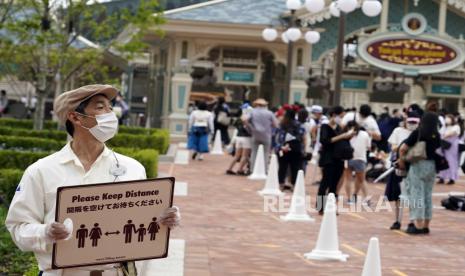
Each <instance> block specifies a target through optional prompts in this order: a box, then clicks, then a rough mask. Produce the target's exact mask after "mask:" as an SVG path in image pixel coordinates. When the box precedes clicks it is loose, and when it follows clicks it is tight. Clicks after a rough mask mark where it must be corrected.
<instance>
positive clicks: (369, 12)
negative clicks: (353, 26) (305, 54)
mask: <svg viewBox="0 0 465 276" xmlns="http://www.w3.org/2000/svg"><path fill="white" fill-rule="evenodd" d="M302 6H303V4H302V1H301V0H287V1H286V7H287V9H288V10H290V17H289V19H288V21H287V22H286V24H287V25H285V26H284V27H285V28H286V30H285V31H283V32H282V33H281V40H282V41H283V42H284V43H286V44H288V51H287V53H288V57H287V71H286V72H287V77H286V81H287V86H286V99H287V98H288V97H289V94H290V87H291V77H292V56H293V50H294V45H293V44H294V42H296V41H298V40H299V39H300V38H301V37H302V32H301V30H300V28H301V27H303V26H296V25H297V20H296V16H295V12H296V11H297V10H299V9H300V8H302ZM304 6H305V8H306V9H307V10H308V11H309V12H310V13H319V12H321V11H322V10H323V9H324V8H325V0H305V3H304ZM357 8H359V0H335V1H333V2H331V4H330V5H329V7H328V9H329V12H330V13H331V15H332V16H334V17H339V34H338V46H337V52H336V72H335V82H334V83H335V89H334V97H333V104H334V105H339V104H340V100H341V82H342V69H343V59H344V56H343V53H344V42H345V41H344V37H345V15H346V14H347V13H350V12H353V11H355V10H356V9H357ZM361 8H362V12H363V13H364V14H365V15H366V16H369V17H375V16H378V15H379V14H380V13H381V10H382V8H383V7H382V4H381V3H380V2H379V0H362V5H361ZM262 36H263V39H264V40H266V41H269V42H271V41H274V40H276V38H277V37H278V31H277V30H276V29H274V28H273V27H268V28H265V29H264V30H263V32H262ZM304 38H305V40H306V41H307V42H308V43H310V44H315V43H318V41H319V40H320V34H319V33H318V32H316V31H312V30H310V31H307V32H306V33H305V35H304Z"/></svg>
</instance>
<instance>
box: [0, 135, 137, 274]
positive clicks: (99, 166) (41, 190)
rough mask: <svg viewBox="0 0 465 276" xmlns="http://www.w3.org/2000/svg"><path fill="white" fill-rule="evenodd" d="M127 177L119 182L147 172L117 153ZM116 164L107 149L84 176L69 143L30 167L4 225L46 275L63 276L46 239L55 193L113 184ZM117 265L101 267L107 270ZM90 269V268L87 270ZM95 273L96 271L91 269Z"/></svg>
mask: <svg viewBox="0 0 465 276" xmlns="http://www.w3.org/2000/svg"><path fill="white" fill-rule="evenodd" d="M115 155H116V158H117V159H118V161H119V164H121V165H123V166H124V167H126V174H124V175H122V176H119V177H118V179H117V181H128V180H138V179H145V178H146V174H145V168H144V167H143V166H142V165H141V164H140V163H139V162H138V161H136V160H134V159H132V158H129V157H127V156H124V155H121V154H117V153H115ZM115 164H116V159H115V156H113V152H112V151H111V150H110V149H108V148H107V147H105V148H104V150H103V152H102V153H101V154H100V156H99V157H98V158H97V160H95V162H94V163H93V164H92V167H91V168H90V170H89V171H88V172H85V170H84V167H83V166H82V164H81V161H80V160H79V158H78V157H77V156H76V154H75V153H74V152H73V150H72V148H71V146H70V143H68V144H67V145H66V146H65V147H63V148H62V149H61V150H60V151H59V152H56V153H54V154H51V155H49V156H47V157H45V158H43V159H40V160H38V161H37V162H35V163H34V164H32V165H31V166H29V167H28V168H27V169H26V171H25V172H24V175H23V177H22V179H21V182H20V183H19V185H18V188H17V190H16V193H15V196H14V198H13V200H12V202H11V205H10V209H9V211H8V216H7V218H6V221H5V225H6V227H7V228H8V230H9V231H10V233H11V236H12V238H13V241H14V242H15V244H16V245H17V246H18V247H19V248H20V249H21V250H23V251H32V252H34V254H35V257H36V259H37V261H38V263H39V268H40V269H41V270H44V271H45V273H44V275H46V276H49V275H62V273H63V271H62V270H51V263H52V243H51V242H50V241H48V240H47V239H46V235H45V227H46V225H47V224H48V223H51V222H53V221H54V220H55V207H56V206H55V204H56V191H57V188H58V187H60V186H75V185H82V184H94V183H105V182H113V181H114V180H115V176H113V175H112V174H110V169H111V168H112V167H114V166H115ZM113 266H114V265H107V266H98V267H95V268H96V269H94V270H97V269H108V268H110V267H113ZM93 268H94V267H93ZM86 269H87V268H86ZM90 270H93V269H90Z"/></svg>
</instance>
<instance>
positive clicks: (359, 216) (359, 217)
mask: <svg viewBox="0 0 465 276" xmlns="http://www.w3.org/2000/svg"><path fill="white" fill-rule="evenodd" d="M347 214H348V215H349V216H352V217H354V218H358V219H363V220H367V219H366V218H365V217H362V216H361V215H357V214H354V213H347Z"/></svg>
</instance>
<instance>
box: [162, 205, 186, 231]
mask: <svg viewBox="0 0 465 276" xmlns="http://www.w3.org/2000/svg"><path fill="white" fill-rule="evenodd" d="M180 220H181V214H180V213H179V208H178V207H176V206H173V207H171V208H167V209H166V210H165V211H164V212H163V214H162V215H161V217H160V222H161V224H163V225H165V226H168V227H169V228H174V227H176V226H178V225H179V222H180Z"/></svg>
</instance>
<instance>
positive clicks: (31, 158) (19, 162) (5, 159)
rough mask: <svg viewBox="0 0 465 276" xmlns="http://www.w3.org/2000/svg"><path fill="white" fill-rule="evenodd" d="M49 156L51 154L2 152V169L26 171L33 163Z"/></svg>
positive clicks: (0, 165) (0, 156)
mask: <svg viewBox="0 0 465 276" xmlns="http://www.w3.org/2000/svg"><path fill="white" fill-rule="evenodd" d="M49 154H50V153H49V152H32V151H14V150H2V151H0V168H2V169H20V170H25V169H26V168H27V167H29V165H31V164H32V163H34V162H36V161H37V160H39V159H40V158H44V157H45V156H47V155H49Z"/></svg>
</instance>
